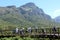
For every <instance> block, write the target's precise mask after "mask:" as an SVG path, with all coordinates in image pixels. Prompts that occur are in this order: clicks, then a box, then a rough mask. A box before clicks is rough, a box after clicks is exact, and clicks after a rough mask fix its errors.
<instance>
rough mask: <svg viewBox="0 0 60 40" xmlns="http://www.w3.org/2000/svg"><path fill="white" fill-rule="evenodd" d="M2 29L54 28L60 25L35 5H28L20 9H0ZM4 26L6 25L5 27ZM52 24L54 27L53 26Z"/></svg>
mask: <svg viewBox="0 0 60 40" xmlns="http://www.w3.org/2000/svg"><path fill="white" fill-rule="evenodd" d="M0 20H1V23H0V28H2V29H4V28H3V27H5V28H7V29H9V28H10V29H12V28H16V27H18V28H21V27H25V28H26V27H35V26H37V27H53V26H59V24H57V23H55V22H53V21H52V18H51V17H50V16H49V15H47V14H45V13H44V11H43V10H42V9H41V8H38V7H37V6H36V5H35V4H34V3H27V4H25V5H22V6H20V7H16V6H14V5H13V6H7V7H0ZM3 24H4V25H3ZM51 24H52V25H51Z"/></svg>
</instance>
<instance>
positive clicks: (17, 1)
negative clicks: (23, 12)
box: [0, 0, 60, 18]
mask: <svg viewBox="0 0 60 40" xmlns="http://www.w3.org/2000/svg"><path fill="white" fill-rule="evenodd" d="M29 2H33V3H35V4H36V5H37V6H38V7H39V8H42V9H43V10H44V12H45V13H46V14H48V15H50V16H51V17H52V18H55V17H56V16H60V0H0V6H9V5H16V6H17V7H19V6H21V5H24V4H26V3H29Z"/></svg>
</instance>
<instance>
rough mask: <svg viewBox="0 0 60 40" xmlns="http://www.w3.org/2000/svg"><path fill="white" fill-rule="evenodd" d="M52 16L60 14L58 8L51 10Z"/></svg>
mask: <svg viewBox="0 0 60 40" xmlns="http://www.w3.org/2000/svg"><path fill="white" fill-rule="evenodd" d="M52 16H53V18H55V17H57V16H60V9H57V10H55V11H53V13H52Z"/></svg>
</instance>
